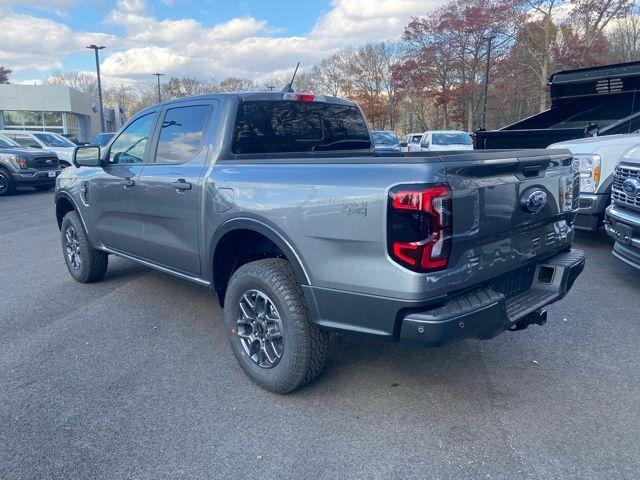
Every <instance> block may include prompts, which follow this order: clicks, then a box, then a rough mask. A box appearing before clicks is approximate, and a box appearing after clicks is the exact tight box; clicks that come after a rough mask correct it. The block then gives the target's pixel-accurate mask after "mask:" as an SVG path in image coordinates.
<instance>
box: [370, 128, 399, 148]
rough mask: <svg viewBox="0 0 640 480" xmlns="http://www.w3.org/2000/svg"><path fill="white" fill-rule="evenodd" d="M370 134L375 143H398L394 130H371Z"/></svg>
mask: <svg viewBox="0 0 640 480" xmlns="http://www.w3.org/2000/svg"><path fill="white" fill-rule="evenodd" d="M371 136H372V137H373V142H374V143H375V144H376V145H397V144H398V143H400V140H398V136H397V135H396V134H395V133H394V132H380V131H372V132H371Z"/></svg>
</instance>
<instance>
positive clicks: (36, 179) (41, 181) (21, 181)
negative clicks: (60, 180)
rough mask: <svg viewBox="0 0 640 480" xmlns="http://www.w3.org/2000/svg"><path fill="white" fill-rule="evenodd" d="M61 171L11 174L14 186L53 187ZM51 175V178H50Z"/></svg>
mask: <svg viewBox="0 0 640 480" xmlns="http://www.w3.org/2000/svg"><path fill="white" fill-rule="evenodd" d="M60 172H61V170H60V169H56V170H35V171H30V172H29V171H27V172H16V173H12V175H11V176H12V178H13V181H14V183H15V184H16V185H23V186H27V185H54V184H55V183H56V178H57V177H58V175H60ZM52 175H53V176H52Z"/></svg>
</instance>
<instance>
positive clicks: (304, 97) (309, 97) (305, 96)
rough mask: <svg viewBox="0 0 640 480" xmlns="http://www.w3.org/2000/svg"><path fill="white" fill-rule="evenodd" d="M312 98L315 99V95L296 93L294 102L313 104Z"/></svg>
mask: <svg viewBox="0 0 640 480" xmlns="http://www.w3.org/2000/svg"><path fill="white" fill-rule="evenodd" d="M314 98H316V97H315V95H311V94H309V93H296V100H298V101H299V102H313V99H314Z"/></svg>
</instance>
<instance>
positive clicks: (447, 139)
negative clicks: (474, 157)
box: [417, 130, 473, 152]
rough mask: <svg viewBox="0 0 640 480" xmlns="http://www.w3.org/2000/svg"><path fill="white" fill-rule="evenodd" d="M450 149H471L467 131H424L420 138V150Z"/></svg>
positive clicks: (471, 143)
mask: <svg viewBox="0 0 640 480" xmlns="http://www.w3.org/2000/svg"><path fill="white" fill-rule="evenodd" d="M452 150H473V140H472V139H471V136H470V135H469V134H468V133H467V132H461V131H458V130H439V131H432V132H425V133H424V134H423V135H422V137H421V138H420V150H417V151H420V152H434V151H438V152H441V151H442V152H446V151H452Z"/></svg>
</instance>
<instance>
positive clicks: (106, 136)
mask: <svg viewBox="0 0 640 480" xmlns="http://www.w3.org/2000/svg"><path fill="white" fill-rule="evenodd" d="M114 135H115V133H114V132H110V133H101V134H99V135H96V136H95V137H93V140H91V141H90V142H89V145H96V146H98V147H104V146H105V145H106V144H107V143H109V141H111V139H112V138H113V136H114Z"/></svg>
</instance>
